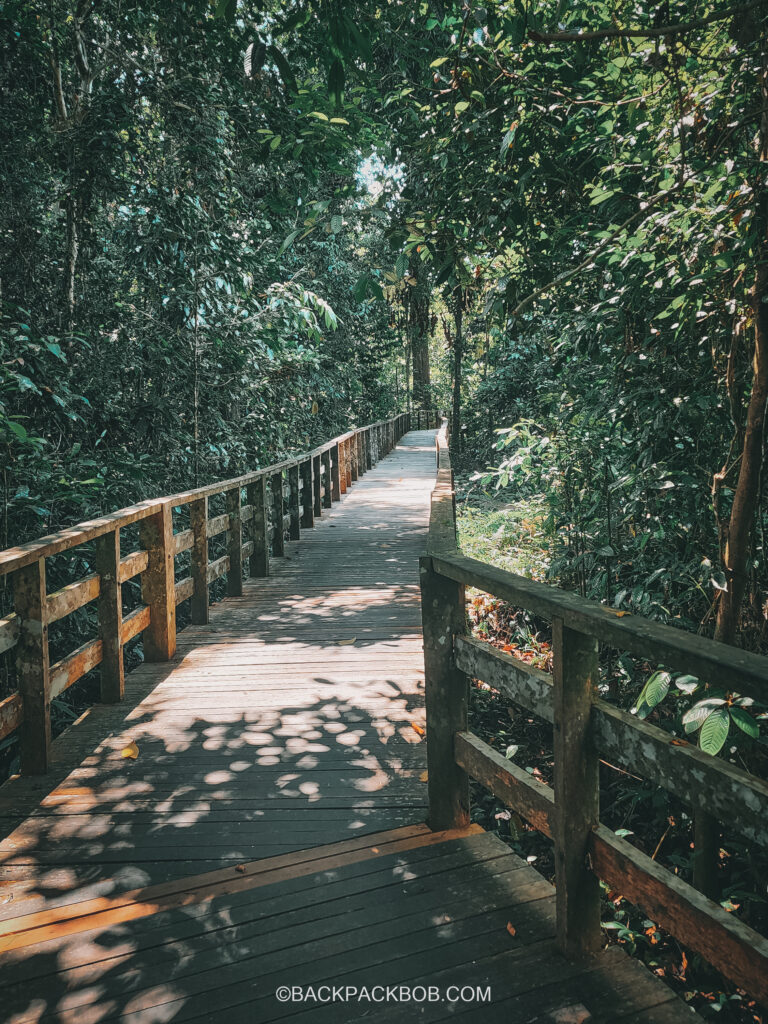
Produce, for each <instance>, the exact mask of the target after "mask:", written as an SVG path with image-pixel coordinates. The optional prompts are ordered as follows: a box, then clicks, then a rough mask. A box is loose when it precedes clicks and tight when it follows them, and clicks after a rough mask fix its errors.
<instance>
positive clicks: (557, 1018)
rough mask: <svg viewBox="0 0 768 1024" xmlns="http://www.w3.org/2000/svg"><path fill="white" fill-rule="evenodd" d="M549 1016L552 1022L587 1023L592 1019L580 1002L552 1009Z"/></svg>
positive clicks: (554, 1023) (563, 1023) (562, 1023)
mask: <svg viewBox="0 0 768 1024" xmlns="http://www.w3.org/2000/svg"><path fill="white" fill-rule="evenodd" d="M550 1017H551V1018H552V1021H553V1024H587V1022H588V1021H591V1020H593V1017H592V1014H591V1013H590V1012H589V1010H588V1009H587V1008H586V1006H584V1005H583V1004H582V1003H578V1004H575V1005H574V1006H563V1007H561V1008H560V1009H559V1010H554V1011H553V1012H552V1013H551V1014H550Z"/></svg>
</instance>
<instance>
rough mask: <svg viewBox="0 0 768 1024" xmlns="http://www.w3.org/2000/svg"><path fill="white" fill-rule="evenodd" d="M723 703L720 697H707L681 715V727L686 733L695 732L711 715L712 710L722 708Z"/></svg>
mask: <svg viewBox="0 0 768 1024" xmlns="http://www.w3.org/2000/svg"><path fill="white" fill-rule="evenodd" d="M724 704H725V701H724V700H723V699H722V698H721V697H708V698H707V699H706V700H700V701H698V703H696V704H694V705H693V707H692V708H690V710H688V711H686V713H685V714H684V715H683V725H684V726H685V731H686V732H696V730H697V729H698V728H699V727H700V726H701V723H702V722H703V721H704V720H705V719H706V718H707V717H708V715H710V714H711V713H712V711H713V710H716V709H717V708H720V707H722V706H723V705H724Z"/></svg>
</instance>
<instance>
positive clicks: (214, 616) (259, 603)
mask: <svg viewBox="0 0 768 1024" xmlns="http://www.w3.org/2000/svg"><path fill="white" fill-rule="evenodd" d="M433 438H434V432H433V431H419V432H411V433H410V434H408V435H406V437H404V438H403V439H402V440H401V442H400V443H399V445H398V446H397V448H396V449H395V450H394V451H393V452H392V453H391V454H390V455H389V456H388V457H387V458H386V459H383V460H382V461H381V462H380V463H379V464H378V465H377V466H376V467H375V468H374V469H373V470H371V471H369V472H368V473H366V474H365V475H364V476H363V477H362V478H361V479H360V480H359V481H358V482H357V483H356V484H355V485H354V487H353V488H352V489H351V490H350V491H348V492H347V494H346V495H345V496H344V497H343V499H342V500H341V502H340V503H339V504H337V505H334V507H333V508H332V509H328V510H324V511H323V516H322V518H321V519H320V520H319V521H316V525H315V528H314V529H312V530H306V531H302V536H301V539H300V540H299V541H296V542H292V543H289V544H287V545H286V557H285V558H280V559H273V560H272V564H271V571H272V575H271V576H270V577H269V578H268V579H264V580H251V581H247V582H246V584H245V588H244V594H243V596H242V597H240V598H228V599H227V600H226V601H224V602H222V603H221V604H219V605H216V606H214V607H213V608H212V609H211V621H210V624H209V625H207V626H190V627H188V628H187V629H185V630H184V631H183V632H181V633H180V634H179V642H178V651H177V656H176V658H175V659H174V661H173V662H171V663H170V664H159V665H158V664H152V665H143V666H141V667H140V668H138V669H137V670H135V671H134V672H131V673H130V674H129V675H128V677H127V685H126V695H127V699H126V702H125V703H124V704H121V705H114V706H110V707H105V706H99V707H96V708H93V709H92V710H91V711H90V712H89V713H88V715H86V716H85V718H84V720H83V721H81V722H80V723H79V724H78V725H77V726H76V727H74V728H72V729H70V730H69V731H68V732H67V733H66V735H65V737H63V739H62V741H59V742H57V743H56V744H54V772H53V774H52V775H51V776H50V777H47V778H45V779H42V780H41V779H15V780H12V781H11V782H10V783H8V784H7V785H6V786H4V787H2V789H0V825H2V826H3V835H4V836H5V837H6V838H5V839H4V841H3V842H2V844H0V858H2V867H1V868H0V871H1V872H2V874H1V875H0V881H1V884H0V918H1V917H16V916H18V915H19V914H22V913H27V912H28V911H31V910H36V909H39V908H41V907H44V906H48V905H54V904H56V903H62V902H63V903H68V902H71V901H72V900H75V899H87V898H90V897H92V896H97V895H107V894H110V893H112V892H119V891H124V890H126V889H135V888H137V887H139V886H143V885H150V884H152V883H154V882H161V881H164V880H167V879H169V878H174V877H176V878H179V877H184V876H185V875H189V874H192V873H194V872H197V871H206V870H211V869H214V868H216V867H219V866H221V865H225V864H234V863H237V862H239V861H244V860H254V859H257V858H259V857H265V856H271V855H274V854H277V853H282V852H287V851H291V850H299V849H302V848H304V847H306V846H308V845H314V844H321V843H327V842H332V841H335V840H339V839H343V838H345V837H348V836H350V835H355V834H359V833H365V832H372V831H379V830H382V829H386V828H396V827H398V826H399V825H403V824H407V823H411V822H418V821H423V820H424V818H425V816H426V786H425V784H424V783H423V782H422V781H421V775H422V773H423V772H424V770H425V767H426V751H425V746H424V743H423V742H422V738H421V736H420V735H419V733H418V731H417V730H416V729H414V728H413V724H412V723H415V724H416V725H417V726H420V727H421V726H423V723H424V712H423V696H422V689H423V659H422V654H421V623H420V608H419V592H418V556H419V553H420V552H421V550H422V549H423V547H424V541H425V533H426V527H427V523H428V512H429V497H430V493H431V489H432V487H433V484H434V473H435V471H434V447H433V444H434V441H433ZM350 640H354V643H343V641H350ZM340 641H342V643H341V644H340ZM105 737H106V738H105ZM128 741H134V742H135V743H136V744H137V745H138V747H139V756H138V759H137V760H136V761H131V760H126V759H124V758H122V757H121V756H120V752H121V750H122V748H123V747H125V745H126V743H127V742H128ZM8 897H12V900H10V901H8ZM4 899H5V900H6V902H3V900H4Z"/></svg>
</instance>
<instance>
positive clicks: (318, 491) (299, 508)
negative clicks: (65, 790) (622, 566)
mask: <svg viewBox="0 0 768 1024" xmlns="http://www.w3.org/2000/svg"><path fill="white" fill-rule="evenodd" d="M436 419H437V413H436V412H435V411H434V410H421V411H420V412H419V413H418V414H417V413H415V412H414V413H413V414H411V413H401V414H400V415H398V416H394V417H392V418H391V419H386V420H381V421H379V422H377V423H371V424H368V425H367V426H365V427H360V428H357V429H354V430H349V431H347V432H346V433H344V434H341V435H340V436H339V437H335V438H333V439H332V440H330V441H326V442H325V443H324V444H322V445H320V446H319V447H317V448H315V449H313V450H312V451H311V452H305V453H304V454H302V455H297V456H295V457H292V458H290V459H285V460H284V461H282V462H279V463H277V464H275V465H272V466H266V467H264V468H262V469H257V470H255V471H253V472H251V473H246V474H244V475H242V476H239V477H234V478H232V479H230V480H224V481H221V482H218V483H213V484H208V485H206V486H204V487H197V488H195V489H194V490H190V491H184V492H183V493H179V494H172V495H168V496H165V497H162V498H156V499H152V500H150V501H143V502H140V503H139V504H137V505H131V506H129V507H128V508H123V509H120V510H119V511H117V512H112V513H110V514H108V515H105V516H101V517H99V518H98V519H92V520H89V521H88V522H83V523H78V524H76V525H74V526H71V527H68V528H67V529H65V530H60V531H59V532H57V533H54V534H50V535H49V536H47V537H42V538H40V539H39V540H34V541H30V542H29V543H27V544H22V545H20V546H19V547H15V548H9V549H7V550H5V551H1V552H0V576H2V575H8V574H10V575H11V578H12V587H13V598H14V611H13V612H12V613H11V614H10V615H7V616H5V618H2V619H0V654H3V653H4V652H8V651H11V649H13V653H14V654H15V656H16V676H17V680H18V690H17V691H16V692H15V693H12V694H10V696H8V697H6V698H5V699H4V700H2V701H0V740H2V739H3V738H5V737H6V736H8V735H9V734H10V733H11V732H13V731H14V730H16V729H18V730H19V740H20V747H21V765H22V772H23V773H24V774H41V773H44V772H46V771H47V769H48V765H49V759H50V745H51V724H50V705H51V700H52V699H53V698H55V697H56V696H58V695H59V694H60V693H62V692H63V691H64V690H66V689H67V688H68V687H69V686H71V685H72V684H73V683H75V682H77V680H79V679H81V678H82V677H83V676H84V675H85V674H86V673H87V672H90V671H91V670H92V669H94V668H96V667H97V666H100V674H101V679H100V687H101V689H100V697H101V700H102V701H104V702H106V703H113V702H115V701H119V700H121V699H122V697H123V692H124V685H125V677H124V666H123V647H124V645H125V644H126V643H128V641H129V640H131V639H133V637H135V636H136V635H137V634H139V633H141V634H142V640H143V645H144V658H145V660H147V661H167V660H168V659H169V658H171V657H172V656H173V654H174V652H175V649H176V608H177V606H178V605H179V604H181V603H182V602H183V601H185V600H187V599H190V601H191V604H190V615H191V620H192V622H193V623H197V624H200V623H206V622H207V621H208V608H209V594H208V587H209V585H210V584H211V583H212V582H213V581H214V580H216V579H218V578H219V577H222V576H223V577H226V586H227V593H228V594H229V595H232V596H237V595H239V594H241V593H242V587H243V576H244V575H248V576H251V577H263V576H266V575H268V573H269V559H270V555H271V556H273V557H274V556H280V555H282V554H283V553H284V549H285V540H286V538H287V539H297V538H298V537H299V534H300V531H301V530H302V529H305V528H309V527H312V526H313V524H314V520H315V518H317V517H320V516H321V515H322V512H323V509H325V508H330V507H331V505H332V503H333V502H335V501H338V500H339V499H340V497H341V495H342V494H344V492H345V491H346V490H347V489H348V488H349V487H351V486H352V484H353V482H354V481H355V480H356V479H357V478H358V477H359V476H362V474H363V473H365V471H366V470H367V469H370V468H371V467H372V466H374V465H375V464H376V463H377V461H378V460H379V459H380V458H382V457H383V456H384V455H386V454H387V453H388V452H389V451H390V450H391V449H392V448H393V446H394V445H395V444H396V442H397V441H398V440H399V438H400V437H401V436H402V435H403V434H404V433H405V432H406V431H407V430H410V429H411V424H412V423H413V424H414V426H415V425H416V424H417V423H418V425H419V428H426V427H427V426H434V425H436ZM217 498H219V499H223V503H224V508H225V511H223V512H220V513H219V514H215V515H211V514H210V511H209V503H210V502H211V501H212V500H213V499H217ZM220 507H221V503H220ZM174 517H176V520H178V519H180V518H183V520H184V522H183V524H182V525H183V528H182V529H175V527H176V526H178V525H179V524H178V522H176V523H174ZM129 526H130V527H133V526H136V527H137V528H138V534H139V543H138V547H137V548H135V550H131V551H128V552H127V553H125V554H124V553H123V552H122V550H121V543H120V539H121V538H120V531H121V530H124V529H125V528H126V527H129ZM220 535H221V536H223V550H224V553H223V554H222V555H220V556H219V557H217V558H215V559H211V558H209V548H208V542H209V540H211V539H212V538H216V537H219V536H220ZM92 542H93V543H94V544H95V549H96V551H95V564H94V569H95V572H93V573H91V574H90V575H88V576H85V577H84V578H81V579H76V580H74V581H73V582H72V583H70V584H68V585H67V586H65V587H64V588H62V589H60V590H57V591H56V592H55V593H48V590H47V587H46V559H48V558H51V557H53V556H54V555H61V554H65V553H66V552H69V551H74V550H75V549H77V548H79V547H81V546H82V545H84V544H90V543H92ZM220 544H221V542H220ZM187 551H188V552H189V558H190V571H189V575H188V576H185V577H184V578H182V579H178V580H177V579H176V568H175V559H176V558H177V557H178V556H179V555H181V554H182V553H184V552H187ZM180 571H182V570H180ZM135 577H139V578H140V584H141V603H140V604H139V606H138V607H137V608H135V609H134V610H133V611H132V612H130V613H129V614H128V615H125V616H124V615H123V601H122V593H121V587H122V585H123V584H124V583H126V582H127V581H128V580H131V579H134V578H135ZM91 601H94V602H97V604H96V607H97V615H98V636H96V637H95V638H94V639H92V640H89V641H88V642H87V643H85V644H83V645H82V646H80V647H78V648H77V649H76V650H75V651H72V652H71V653H70V654H68V655H67V656H66V657H64V658H62V659H60V660H59V661H58V662H56V663H54V664H51V663H50V658H49V649H48V629H49V627H50V625H51V624H53V623H54V622H57V621H59V620H60V619H63V618H64V617H65V616H67V615H71V614H72V612H74V611H76V610H77V609H79V608H82V607H83V606H84V605H86V604H88V603H90V602H91Z"/></svg>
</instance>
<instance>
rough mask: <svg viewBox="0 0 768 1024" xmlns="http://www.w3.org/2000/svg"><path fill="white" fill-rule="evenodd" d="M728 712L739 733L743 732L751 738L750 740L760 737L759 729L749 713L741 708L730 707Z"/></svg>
mask: <svg viewBox="0 0 768 1024" xmlns="http://www.w3.org/2000/svg"><path fill="white" fill-rule="evenodd" d="M730 711H731V718H732V719H733V721H734V722H735V723H736V725H737V726H738V727H739V728H740V729H741V731H742V732H745V733H746V734H747V736H751V737H752V739H755V740H756V739H757V738H758V736H759V735H760V727H759V726H758V724H757V722H756V721H755V720H754V718H753V717H752V715H750V713H749V712H748V711H745V710H744V709H743V708H734V707H732V708H731V709H730Z"/></svg>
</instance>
